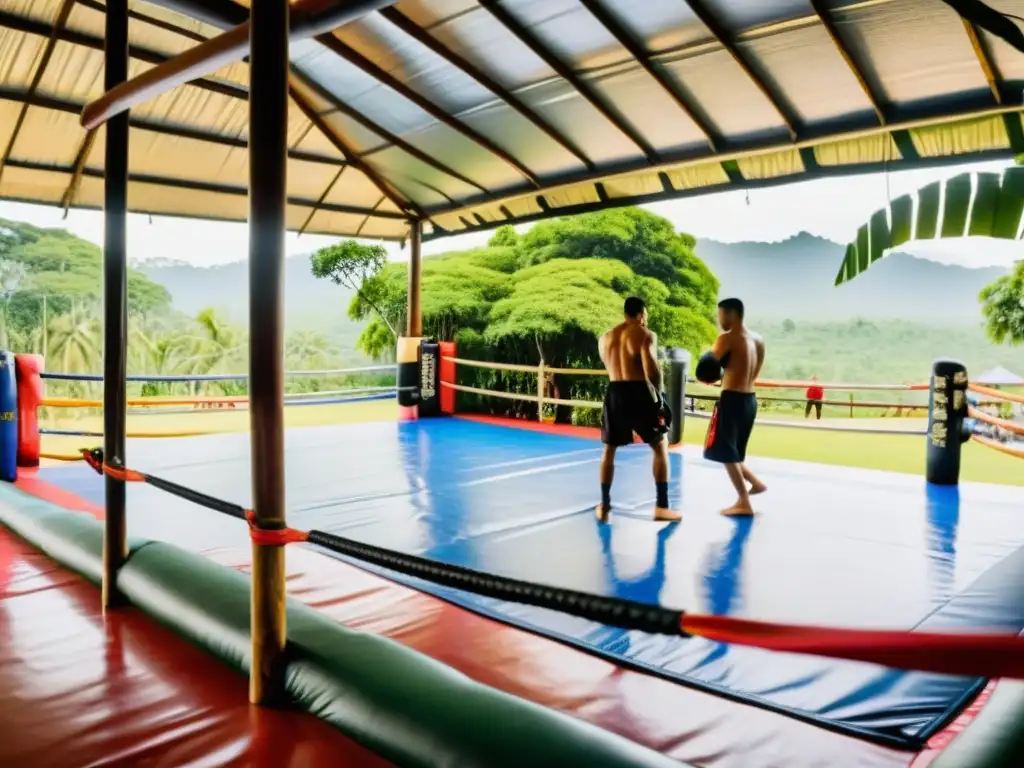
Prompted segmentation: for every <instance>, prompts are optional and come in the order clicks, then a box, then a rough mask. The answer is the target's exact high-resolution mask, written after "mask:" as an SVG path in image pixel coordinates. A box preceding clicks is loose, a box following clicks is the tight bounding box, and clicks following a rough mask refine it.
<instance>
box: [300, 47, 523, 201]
mask: <svg viewBox="0 0 1024 768" xmlns="http://www.w3.org/2000/svg"><path fill="white" fill-rule="evenodd" d="M316 40H317V42H319V43H320V44H321V45H323V46H324V47H326V48H328V49H329V50H330V51H331V52H332V53H334V54H336V55H337V56H339V57H341V58H342V59H344V60H345V61H347V62H348V63H349V64H351V65H352V66H354V67H356V68H357V69H360V70H362V71H363V72H365V73H366V74H367V75H369V76H370V77H372V78H374V79H375V80H377V82H379V83H380V84H381V85H384V86H386V87H388V88H390V89H391V90H392V91H395V92H396V93H398V94H399V95H401V96H402V97H403V98H405V99H407V100H408V101H411V102H412V103H413V104H415V105H416V106H417V107H419V108H420V109H422V110H423V111H424V112H426V113H427V114H428V115H430V116H431V117H432V118H434V119H435V120H437V121H438V122H439V123H442V124H443V125H446V126H447V127H449V128H451V129H452V130H454V131H456V132H458V133H460V134H462V135H463V136H465V137H466V138H467V139H469V140H470V141H472V142H473V143H474V144H477V145H478V146H480V147H483V148H484V149H486V150H488V151H489V152H490V153H491V154H493V155H495V156H496V157H498V158H500V159H501V160H503V161H504V162H506V163H507V164H508V165H510V166H512V167H513V168H515V170H516V171H518V172H519V173H521V174H522V175H523V176H525V177H526V178H527V179H528V180H529V181H530V183H531V184H533V185H534V186H539V185H540V182H539V181H538V179H537V177H536V175H535V174H534V173H533V171H531V170H530V169H529V168H527V167H526V166H525V165H523V164H522V163H521V162H519V161H518V160H516V159H515V158H514V157H512V155H510V154H509V153H508V152H506V151H505V150H504V149H502V148H501V147H499V146H498V145H497V144H495V143H494V142H493V141H491V140H490V139H489V138H487V137H486V136H484V135H483V134H481V133H480V132H478V131H476V130H475V129H473V128H470V127H469V126H468V125H466V124H465V123H464V122H462V121H461V120H459V119H458V118H456V117H453V116H452V115H450V114H448V113H447V112H445V111H444V110H443V109H441V108H440V107H438V106H437V105H436V104H434V103H433V102H432V101H431V100H430V99H428V98H426V97H424V96H421V95H420V94H419V93H417V92H416V91H414V90H413V89H412V88H410V87H409V86H407V85H406V84H405V83H403V82H402V81H401V80H399V79H398V78H396V77H394V76H393V75H391V74H390V73H389V72H386V71H385V70H384V69H382V68H381V67H379V66H377V65H376V64H374V63H373V62H372V61H370V60H369V59H367V58H366V57H365V56H363V55H362V54H361V53H359V52H358V51H356V50H355V49H354V48H352V47H350V46H348V45H346V44H345V43H343V42H342V41H341V40H340V39H339V38H338V37H336V36H335V35H334V34H326V35H318V36H317V38H316Z"/></svg>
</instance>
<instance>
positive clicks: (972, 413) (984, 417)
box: [967, 406, 1024, 435]
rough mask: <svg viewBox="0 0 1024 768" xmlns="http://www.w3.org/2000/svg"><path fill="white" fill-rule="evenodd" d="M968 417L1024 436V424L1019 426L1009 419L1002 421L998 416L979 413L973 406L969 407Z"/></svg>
mask: <svg viewBox="0 0 1024 768" xmlns="http://www.w3.org/2000/svg"><path fill="white" fill-rule="evenodd" d="M967 416H968V417H969V418H972V419H977V420H978V421H983V422H984V423H986V424H991V425H992V426H993V427H999V429H1005V430H1006V431H1007V432H1012V433H1013V434H1015V435H1024V424H1019V423H1017V422H1016V421H1009V420H1007V419H1001V418H999V417H998V416H990V415H989V414H987V413H985V412H984V411H979V410H978V409H977V408H975V407H973V406H971V407H968V409H967Z"/></svg>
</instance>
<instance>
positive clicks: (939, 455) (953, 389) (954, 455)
mask: <svg viewBox="0 0 1024 768" xmlns="http://www.w3.org/2000/svg"><path fill="white" fill-rule="evenodd" d="M966 416H967V367H966V366H965V365H964V364H963V363H960V362H957V361H955V360H943V359H940V360H936V361H935V362H934V363H933V364H932V375H931V378H930V380H929V385H928V437H927V439H928V445H927V449H926V451H927V452H926V454H925V478H926V479H927V480H928V482H929V483H933V484H935V485H957V484H958V483H959V482H960V456H961V450H962V444H963V439H962V437H963V435H964V434H965V432H964V430H965V425H964V419H965V417H966Z"/></svg>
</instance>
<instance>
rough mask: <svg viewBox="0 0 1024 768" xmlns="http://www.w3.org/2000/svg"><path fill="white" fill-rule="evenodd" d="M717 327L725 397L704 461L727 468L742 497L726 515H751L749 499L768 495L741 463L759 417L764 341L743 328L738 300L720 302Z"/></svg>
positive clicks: (720, 402) (715, 353) (706, 444)
mask: <svg viewBox="0 0 1024 768" xmlns="http://www.w3.org/2000/svg"><path fill="white" fill-rule="evenodd" d="M718 324H719V325H720V326H721V328H722V333H720V334H719V336H718V338H717V339H715V343H714V346H713V347H712V348H711V354H712V355H713V356H714V358H715V359H716V360H717V361H718V362H719V363H720V364H721V366H722V367H723V368H724V369H725V370H724V371H723V373H722V394H721V397H720V398H719V400H718V403H716V405H715V410H714V413H713V414H712V415H711V423H710V424H709V425H708V435H707V439H706V440H705V442H704V458H705V459H707V460H708V461H715V462H718V463H719V464H725V471H726V472H728V473H729V479H730V480H731V481H732V484H733V486H734V487H735V488H736V493H737V494H738V498H737V499H736V503H735V504H733V505H732V506H731V507H728V508H726V509H723V510H722V514H723V515H730V516H747V515H752V514H754V510H753V508H752V507H751V506H750V497H751V496H753V495H755V494H758V493H763V492H764V491H766V490H767V486H766V485H765V484H764V483H762V482H761V481H760V480H758V479H757V477H755V476H754V473H753V472H751V471H750V470H749V469H747V467H746V465H745V464H744V463H743V462H744V459H746V455H747V441H748V440H749V439H750V433H751V431H752V430H753V429H754V418H755V417H756V416H757V396H756V395H755V394H754V382H755V381H756V380H757V376H758V374H759V373H760V372H761V366H762V365H763V364H764V339H762V338H761V337H760V336H759V335H758V334H756V333H754V332H753V331H749V330H747V328H746V327H745V326H744V325H743V302H742V301H740V300H739V299H725V300H724V301H721V302H719V304H718ZM748 483H749V488H748Z"/></svg>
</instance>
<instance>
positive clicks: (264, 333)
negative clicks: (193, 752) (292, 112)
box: [249, 0, 289, 705]
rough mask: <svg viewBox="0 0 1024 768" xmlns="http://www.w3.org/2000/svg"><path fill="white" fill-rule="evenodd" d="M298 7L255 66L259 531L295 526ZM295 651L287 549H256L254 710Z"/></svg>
mask: <svg viewBox="0 0 1024 768" xmlns="http://www.w3.org/2000/svg"><path fill="white" fill-rule="evenodd" d="M288 21H289V7H288V0H258V1H257V2H254V3H253V4H252V12H251V16H250V26H249V31H250V42H249V45H250V57H249V82H250V84H251V85H250V92H249V403H250V408H249V414H250V416H249V418H250V423H251V429H252V436H251V441H252V486H253V493H252V496H253V513H254V514H255V524H256V525H257V526H258V527H260V528H265V529H269V530H275V529H282V528H284V527H285V526H286V521H285V508H284V405H283V403H284V313H283V309H284V294H283V291H282V280H283V277H284V274H283V267H284V251H285V249H284V233H285V209H286V197H287V164H286V159H287V150H288V140H287V131H288ZM285 641H286V626H285V568H284V547H282V546H258V545H256V544H253V545H252V669H251V670H250V673H249V700H250V701H251V702H252V703H254V704H264V705H266V704H273V703H277V702H279V701H281V699H282V698H283V696H282V694H283V691H284V680H283V676H282V674H281V673H282V667H283V664H282V662H283V661H284V648H285Z"/></svg>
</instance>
